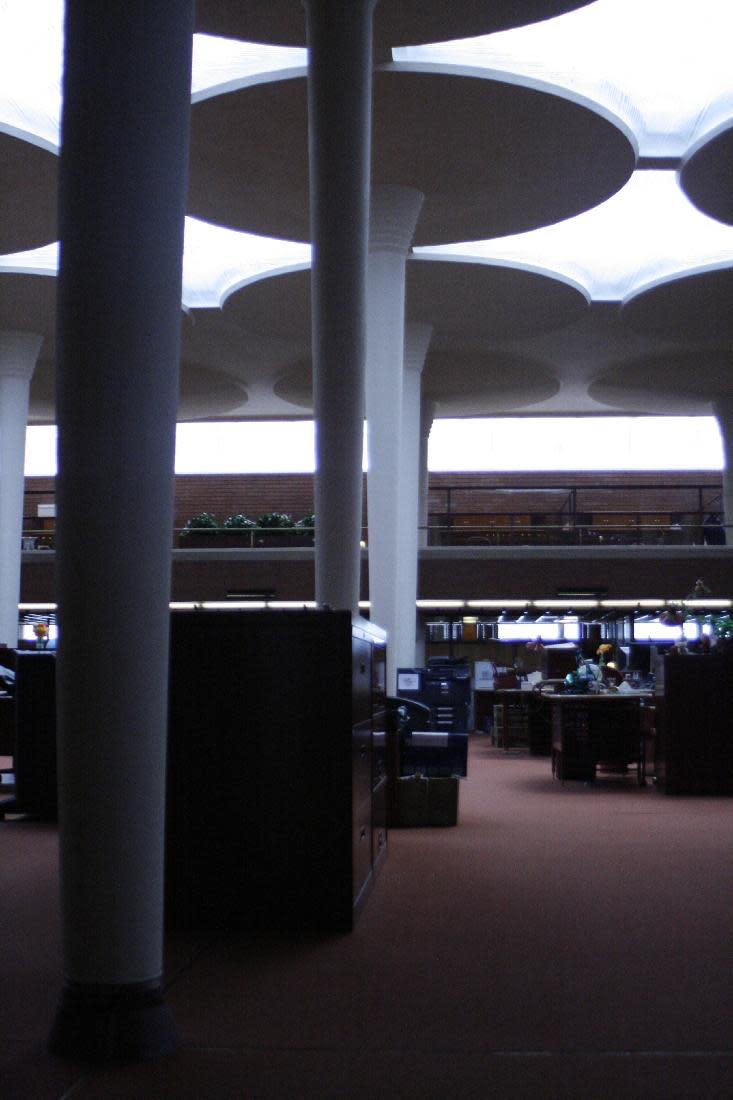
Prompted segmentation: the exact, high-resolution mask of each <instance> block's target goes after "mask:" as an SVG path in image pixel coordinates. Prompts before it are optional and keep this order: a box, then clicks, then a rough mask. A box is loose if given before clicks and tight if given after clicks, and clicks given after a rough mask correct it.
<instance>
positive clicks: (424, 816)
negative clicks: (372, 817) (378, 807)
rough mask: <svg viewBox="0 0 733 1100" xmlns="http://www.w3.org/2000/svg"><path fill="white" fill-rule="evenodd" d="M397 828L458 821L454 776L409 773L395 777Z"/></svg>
mask: <svg viewBox="0 0 733 1100" xmlns="http://www.w3.org/2000/svg"><path fill="white" fill-rule="evenodd" d="M396 809H397V814H396V816H397V820H396V821H395V822H392V825H393V826H397V827H398V828H400V827H402V828H410V827H419V826H441V827H445V826H448V825H457V824H458V777H457V776H431V777H430V778H426V777H425V776H422V775H411V776H405V777H402V778H400V779H399V780H398V781H397V808H396Z"/></svg>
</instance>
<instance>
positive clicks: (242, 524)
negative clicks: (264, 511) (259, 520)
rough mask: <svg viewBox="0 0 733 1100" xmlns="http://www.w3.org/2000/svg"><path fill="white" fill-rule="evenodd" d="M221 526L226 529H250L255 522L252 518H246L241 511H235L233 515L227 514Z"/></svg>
mask: <svg viewBox="0 0 733 1100" xmlns="http://www.w3.org/2000/svg"><path fill="white" fill-rule="evenodd" d="M223 526H224V527H225V528H226V530H227V531H251V530H252V529H253V528H255V527H256V526H257V524H256V522H255V521H254V520H253V519H248V518H247V516H245V515H243V514H242V512H237V513H236V514H235V515H233V516H227V518H226V519H225V520H224V524H223Z"/></svg>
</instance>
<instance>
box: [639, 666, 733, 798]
mask: <svg viewBox="0 0 733 1100" xmlns="http://www.w3.org/2000/svg"><path fill="white" fill-rule="evenodd" d="M656 690H657V737H656V753H655V760H654V770H655V774H656V780H657V783H658V784H659V786H660V787H661V788H662V789H663V790H664V791H665V792H666V793H667V794H701V795H730V794H733V738H731V729H730V723H731V719H730V715H731V711H732V709H733V652H729V651H728V650H723V648H722V646H721V647H716V649H715V650H713V652H712V653H705V654H699V653H695V654H693V653H685V654H668V655H666V656H664V657H662V658H660V659H659V661H658V663H657V669H656Z"/></svg>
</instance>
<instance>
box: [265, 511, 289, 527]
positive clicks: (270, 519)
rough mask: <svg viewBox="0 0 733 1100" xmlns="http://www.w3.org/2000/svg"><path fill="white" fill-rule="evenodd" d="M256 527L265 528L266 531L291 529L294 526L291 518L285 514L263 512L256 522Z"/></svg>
mask: <svg viewBox="0 0 733 1100" xmlns="http://www.w3.org/2000/svg"><path fill="white" fill-rule="evenodd" d="M257 526H258V527H262V528H265V529H266V530H273V529H282V528H286V527H288V528H292V527H294V526H295V524H294V523H293V517H292V516H289V515H288V514H287V513H286V512H265V514H264V515H263V516H260V518H259V519H258V520H257Z"/></svg>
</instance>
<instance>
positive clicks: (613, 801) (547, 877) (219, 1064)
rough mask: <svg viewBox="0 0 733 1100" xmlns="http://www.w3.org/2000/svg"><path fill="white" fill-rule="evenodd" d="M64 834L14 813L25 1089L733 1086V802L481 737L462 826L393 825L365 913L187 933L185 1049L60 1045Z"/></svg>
mask: <svg viewBox="0 0 733 1100" xmlns="http://www.w3.org/2000/svg"><path fill="white" fill-rule="evenodd" d="M55 845H56V838H55V833H54V830H53V829H52V828H49V827H48V826H42V825H38V824H33V823H31V822H21V821H10V822H7V823H6V824H5V825H0V866H1V867H2V883H3V885H2V889H1V890H0V917H1V918H2V929H3V939H2V949H1V951H2V955H1V958H0V981H2V988H3V997H2V1002H1V1003H0V1075H2V1077H3V1079H4V1085H3V1086H2V1088H0V1096H2V1097H3V1100H46V1098H48V1100H61V1098H62V1097H63V1098H66V1097H68V1098H69V1100H72V1098H73V1100H91V1098H94V1100H103V1098H104V1100H107V1098H109V1100H118V1098H119V1100H148V1098H149V1100H166V1098H175V1100H188V1098H191V1097H196V1098H200V1100H209V1098H212V1100H234V1098H236V1100H290V1098H293V1100H296V1098H297V1100H362V1098H367V1097H370V1098H385V1100H412V1098H413V1097H414V1098H418V1097H419V1098H421V1100H448V1098H451V1097H461V1098H472V1100H473V1098H476V1100H494V1098H497V1100H514V1098H517V1100H576V1098H577V1100H606V1098H608V1100H627V1098H628V1100H634V1098H636V1097H639V1098H641V1097H643V1098H645V1100H646V1098H649V1100H657V1098H659V1100H677V1098H690V1100H692V1098H695V1100H702V1098H708V1097H709V1098H713V1097H714V1098H716V1100H717V1098H728V1097H731V1096H733V966H732V965H731V964H732V963H733V800H732V799H724V798H671V797H666V796H665V795H663V794H662V793H660V792H659V791H658V790H657V789H656V788H654V787H653V786H649V787H646V788H644V789H639V788H637V787H636V785H635V783H634V780H633V778H629V779H622V778H611V777H609V778H602V779H600V780H599V782H598V783H597V784H596V785H595V786H594V787H587V786H585V785H583V784H579V783H570V782H568V783H567V784H566V785H565V786H562V785H560V784H559V783H558V782H557V781H555V780H553V779H552V777H551V775H550V764H549V761H548V760H546V759H540V758H532V757H528V756H524V755H510V754H504V753H503V752H502V751H501V750H498V749H492V748H490V747H489V746H488V745H487V742H486V739H484V738H478V737H477V738H475V739H473V741H472V746H471V756H470V765H469V778H468V779H467V780H464V781H462V783H461V795H460V810H459V825H458V826H457V827H456V828H447V829H409V830H393V831H392V832H391V834H390V853H389V857H388V860H387V863H386V864H385V867H384V869H383V872H382V874H381V876H380V878H379V880H378V882H377V884H376V886H375V889H374V892H373V894H372V896H371V898H370V899H369V901H368V903H367V906H366V908H365V910H364V912H363V914H362V917H361V919H360V921H359V923H358V925H357V928H356V930H355V931H354V932H353V933H351V934H350V935H344V936H335V937H325V936H324V937H315V936H310V937H307V938H302V939H299V940H293V939H292V938H290V939H287V938H285V937H284V936H274V935H273V936H262V935H259V936H255V935H241V936H229V937H225V938H216V939H213V940H209V941H207V940H206V939H205V938H204V937H203V936H202V937H200V938H199V937H196V936H189V937H186V936H181V935H176V936H173V937H171V938H170V942H169V943H168V948H167V973H168V981H169V990H168V1000H169V1003H170V1005H171V1007H172V1008H173V1010H174V1013H175V1016H176V1019H177V1022H178V1025H179V1027H180V1029H181V1032H182V1035H183V1044H182V1046H181V1048H180V1050H179V1051H178V1052H176V1053H175V1054H173V1055H171V1056H169V1057H167V1058H163V1059H161V1060H159V1061H157V1062H154V1063H149V1064H145V1065H139V1066H128V1067H113V1068H110V1069H106V1070H98V1069H96V1070H90V1069H89V1068H87V1067H81V1066H75V1065H71V1064H69V1063H66V1062H63V1061H59V1060H55V1059H52V1058H50V1057H49V1056H47V1055H46V1054H45V1053H44V1049H43V1045H44V1042H45V1037H46V1035H47V1034H48V1028H49V1024H50V1019H51V1016H52V1014H53V1010H54V1007H55V1003H56V1000H57V997H58V988H59V983H60V978H59V975H60V962H59V954H60V952H59V942H58V941H59V933H58V923H57V915H56V890H57V885H56V875H55V862H54V861H55Z"/></svg>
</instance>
